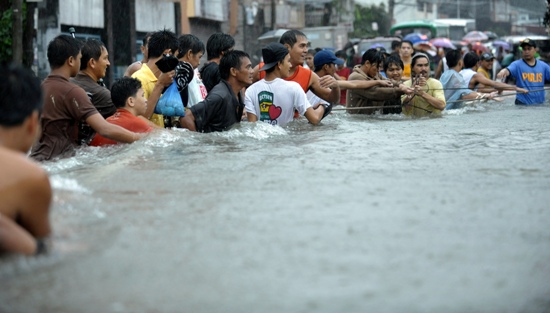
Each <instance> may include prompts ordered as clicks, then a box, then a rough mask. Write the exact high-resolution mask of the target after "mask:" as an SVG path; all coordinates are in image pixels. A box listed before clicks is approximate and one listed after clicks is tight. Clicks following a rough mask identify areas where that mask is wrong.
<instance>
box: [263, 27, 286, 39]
mask: <svg viewBox="0 0 550 313" xmlns="http://www.w3.org/2000/svg"><path fill="white" fill-rule="evenodd" d="M287 31H288V29H284V28H281V29H275V30H270V31H268V32H267V33H264V34H262V35H261V36H260V37H258V40H259V41H279V38H281V36H282V35H283V34H284V33H286V32H287Z"/></svg>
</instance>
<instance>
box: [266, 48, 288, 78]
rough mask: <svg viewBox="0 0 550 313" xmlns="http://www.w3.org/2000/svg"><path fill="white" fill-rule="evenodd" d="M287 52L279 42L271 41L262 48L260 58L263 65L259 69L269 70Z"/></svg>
mask: <svg viewBox="0 0 550 313" xmlns="http://www.w3.org/2000/svg"><path fill="white" fill-rule="evenodd" d="M287 54H288V49H286V47H285V46H283V45H282V44H280V43H277V42H271V43H268V44H267V45H266V46H265V47H264V48H262V58H263V60H264V66H262V68H260V71H266V72H267V73H269V72H271V71H270V70H271V69H273V68H274V67H275V65H277V63H279V62H281V61H282V60H283V59H284V58H285V56H286V55H287Z"/></svg>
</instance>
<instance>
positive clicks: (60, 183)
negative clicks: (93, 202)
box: [50, 175, 92, 194]
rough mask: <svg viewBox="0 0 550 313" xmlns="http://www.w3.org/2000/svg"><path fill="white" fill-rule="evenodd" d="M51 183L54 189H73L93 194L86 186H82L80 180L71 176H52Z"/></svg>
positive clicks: (73, 190)
mask: <svg viewBox="0 0 550 313" xmlns="http://www.w3.org/2000/svg"><path fill="white" fill-rule="evenodd" d="M50 184H51V185H52V188H53V189H56V190H64V191H72V192H77V193H82V194H91V193H92V192H91V191H90V190H88V189H86V188H84V187H82V186H81V185H80V184H79V183H78V181H76V180H75V179H71V178H65V177H61V176H58V175H53V176H50Z"/></svg>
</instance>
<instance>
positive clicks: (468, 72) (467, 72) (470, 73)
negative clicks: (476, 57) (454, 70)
mask: <svg viewBox="0 0 550 313" xmlns="http://www.w3.org/2000/svg"><path fill="white" fill-rule="evenodd" d="M475 74H477V72H475V71H474V70H472V69H471V68H465V69H462V70H461V71H460V75H462V78H464V82H465V83H466V87H468V88H470V81H471V80H472V78H473V77H474V75H475ZM476 89H477V88H474V90H476Z"/></svg>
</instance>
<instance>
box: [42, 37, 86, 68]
mask: <svg viewBox="0 0 550 313" xmlns="http://www.w3.org/2000/svg"><path fill="white" fill-rule="evenodd" d="M80 49H82V42H81V41H79V40H77V39H75V38H73V37H72V36H69V35H59V36H57V37H55V38H54V39H52V41H50V43H49V44H48V62H49V63H50V68H51V69H57V68H60V67H62V66H63V64H65V61H67V59H68V58H69V57H73V58H76V57H77V56H78V54H79V53H80Z"/></svg>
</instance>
